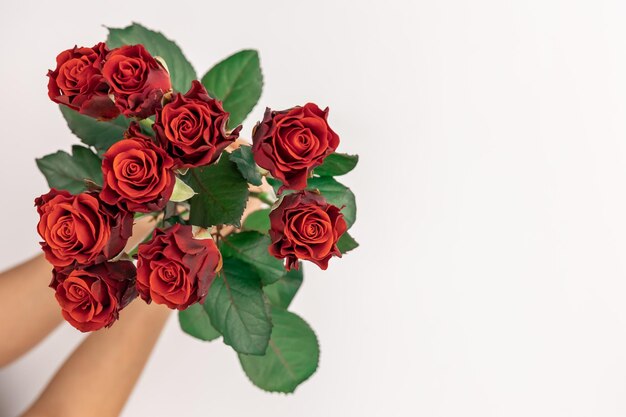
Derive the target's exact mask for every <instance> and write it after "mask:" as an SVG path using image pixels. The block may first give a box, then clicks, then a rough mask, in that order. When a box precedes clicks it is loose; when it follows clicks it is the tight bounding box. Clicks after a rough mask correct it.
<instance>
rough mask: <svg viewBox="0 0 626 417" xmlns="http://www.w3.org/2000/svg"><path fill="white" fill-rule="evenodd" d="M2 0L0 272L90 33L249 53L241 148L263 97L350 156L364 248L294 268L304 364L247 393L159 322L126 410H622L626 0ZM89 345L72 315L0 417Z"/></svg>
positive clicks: (10, 389) (32, 241) (27, 231)
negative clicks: (256, 67)
mask: <svg viewBox="0 0 626 417" xmlns="http://www.w3.org/2000/svg"><path fill="white" fill-rule="evenodd" d="M0 4H1V5H0V57H1V58H0V141H1V142H0V184H1V188H0V190H1V196H2V197H1V201H2V204H1V205H0V219H1V223H0V236H1V241H0V244H1V251H0V268H6V267H9V266H11V265H13V264H15V263H17V262H19V261H22V260H25V259H27V258H28V257H31V256H33V255H34V254H36V253H37V251H38V244H37V241H38V236H37V235H36V231H35V224H36V221H37V217H36V213H35V210H34V208H33V198H34V197H35V196H37V195H40V194H41V193H43V192H45V191H46V190H47V186H46V183H45V181H44V178H43V177H42V175H41V174H40V173H39V172H38V171H37V169H36V166H35V164H34V158H35V157H40V156H42V155H44V154H47V153H50V152H54V151H56V150H57V149H59V148H61V149H66V150H69V148H70V146H71V145H72V144H73V143H76V142H77V139H76V138H75V137H73V136H72V134H71V133H70V132H69V131H68V130H67V128H66V127H65V125H64V122H63V119H62V117H61V115H60V113H59V111H58V109H57V108H56V106H55V105H54V104H52V103H51V102H50V101H49V100H48V97H47V94H46V82H47V81H46V77H45V74H46V71H47V69H48V68H49V67H51V66H53V65H54V59H55V56H56V54H57V53H58V52H59V51H61V50H63V49H66V48H68V47H71V46H73V45H74V44H79V45H92V44H95V43H96V42H98V41H101V40H104V39H105V37H106V29H105V28H104V27H103V26H102V25H107V26H113V27H120V26H126V25H127V24H129V23H130V22H131V21H138V22H141V23H142V24H144V25H146V26H148V27H150V28H154V29H158V30H161V31H162V32H163V33H165V34H166V35H167V36H168V37H170V38H173V39H175V40H176V41H177V42H178V43H179V45H180V46H181V47H182V48H183V50H184V52H185V54H186V55H187V57H188V58H189V60H190V61H191V62H192V63H193V65H194V66H195V68H196V70H197V72H198V74H199V75H202V74H203V73H204V72H205V71H206V69H208V68H209V67H210V66H211V65H213V64H214V63H216V62H217V61H219V60H221V59H222V58H224V57H226V56H227V55H230V54H231V53H233V52H235V51H237V50H240V49H243V48H256V49H258V50H259V52H260V55H261V61H262V67H263V71H264V76H265V87H264V91H263V96H262V98H261V102H260V104H259V105H258V106H257V107H256V108H255V110H254V111H253V113H252V114H251V116H250V118H249V119H248V121H247V123H246V125H245V128H244V130H243V135H244V136H247V137H249V135H250V131H251V127H252V125H253V123H254V121H256V120H257V119H259V118H260V117H261V116H262V112H263V109H264V106H266V105H268V106H271V107H273V108H277V109H280V108H286V107H290V106H292V105H295V104H302V103H304V102H306V101H314V102H317V103H319V104H320V105H321V106H326V105H328V106H330V107H331V113H330V122H331V123H332V125H333V126H334V128H335V130H336V131H337V132H338V133H339V134H340V135H341V139H342V142H341V145H340V149H339V150H340V151H343V152H350V153H358V154H360V156H361V162H360V164H359V166H358V169H357V170H356V171H355V172H353V173H351V174H349V175H348V176H346V177H344V178H343V179H342V181H343V182H344V183H346V184H347V185H349V186H351V188H352V189H353V190H354V191H355V193H356V195H357V197H358V207H359V209H358V210H359V215H358V220H357V223H356V225H355V226H354V228H353V235H354V236H355V237H356V238H357V239H358V240H359V241H360V243H361V247H360V248H359V249H358V250H357V251H355V252H354V253H352V254H350V255H349V256H346V257H345V258H344V259H343V260H341V261H335V262H332V264H331V267H330V268H329V270H328V271H326V272H322V271H319V270H318V269H317V268H315V267H314V266H310V265H307V268H306V275H305V283H304V286H303V288H302V289H301V291H300V293H299V294H298V296H297V298H296V299H295V301H294V304H293V310H294V311H295V312H297V313H298V314H300V315H301V316H302V317H304V318H305V319H306V320H307V321H308V322H309V323H310V324H311V325H312V326H313V328H314V329H315V330H316V332H317V335H318V337H319V339H320V342H321V349H322V350H321V363H320V368H319V370H318V372H317V373H316V374H315V375H314V376H313V377H312V378H311V379H310V380H309V381H308V382H306V383H304V384H303V385H302V386H301V387H300V388H299V389H298V390H297V391H296V393H295V394H294V395H289V396H285V395H275V394H274V395H273V394H268V393H265V392H262V391H261V390H259V389H257V388H255V387H254V386H253V385H252V384H250V383H249V381H248V380H247V379H246V377H245V375H244V373H243V372H242V371H241V369H240V366H239V363H238V361H237V358H236V356H235V355H234V353H233V352H232V351H231V349H230V348H228V347H226V346H224V345H223V344H222V343H221V342H220V341H216V342H212V343H208V344H206V343H202V342H199V341H196V340H194V339H192V338H190V337H188V336H186V335H185V334H184V333H182V331H181V330H180V329H179V326H178V323H177V320H176V318H175V317H172V318H171V319H170V321H169V323H168V325H167V327H166V330H165V331H164V333H163V335H162V337H161V340H160V342H159V343H158V345H157V347H156V349H155V351H154V354H153V356H152V358H151V360H150V362H149V363H148V365H147V367H146V370H145V372H144V374H143V376H142V378H141V380H140V381H139V384H138V386H137V388H136V390H135V391H134V393H133V395H132V397H131V398H130V400H129V403H128V405H127V407H126V409H125V411H124V413H123V416H125V417H130V416H150V417H160V416H185V417H193V416H210V415H215V416H245V415H254V416H257V417H261V416H272V417H277V416H302V417H306V416H316V417H317V416H418V415H419V416H481V417H486V416H520V417H521V416H523V417H526V416H550V417H556V416H567V417H574V416H604V417H609V416H623V415H626V396H625V395H624V392H625V391H626V303H625V299H626V25H624V21H626V3H624V2H623V1H621V0H617V1H599V0H595V1H576V0H524V1H521V0H520V1H513V0H504V1H503V0H491V1H489V0H471V1H470V0H467V1H463V0H456V1H455V0H444V1H436V2H435V1H415V0H413V1H408V0H407V1H392V0H389V1H375V2H372V1H363V0H361V1H353V2H347V1H345V2H341V1H338V0H330V1H326V0H316V1H306V2H295V1H286V0H285V1H269V0H268V1H249V2H245V1H232V0H229V1H210V2H209V1H203V2H200V1H197V2H191V1H183V0H176V1H171V2H160V1H154V0H153V1H131V2H128V1H126V2H122V1H107V2H85V1H61V0H57V1H47V2H34V1H26V0H22V1H12V0H2V2H1V3H0ZM51 296H52V293H51ZM0 319H1V320H21V319H22V318H16V317H2V318H0ZM122 319H123V317H122ZM81 338H82V335H80V334H79V333H78V332H77V331H75V330H74V329H72V328H71V327H69V326H68V325H63V326H61V327H60V328H59V329H58V330H57V331H56V332H55V333H53V334H52V335H51V336H50V337H49V338H48V339H47V340H46V341H45V342H44V343H42V344H41V345H40V346H38V347H37V348H36V349H35V350H34V351H32V352H30V353H29V354H27V355H26V356H25V357H23V358H22V359H21V360H19V361H18V362H16V363H14V364H13V365H10V366H8V367H6V368H5V369H3V370H0V415H2V416H13V415H16V414H18V413H19V412H20V411H21V410H23V409H24V407H26V405H27V404H28V403H30V402H31V401H32V400H33V399H34V398H35V397H36V395H37V394H38V392H39V391H40V390H41V389H42V387H43V386H44V385H45V383H46V381H47V379H48V378H49V377H50V376H51V375H52V374H53V373H54V371H55V369H57V367H58V366H59V365H60V363H61V362H62V361H63V359H64V358H65V357H66V355H67V354H68V353H69V352H70V351H71V350H72V349H73V347H74V346H76V345H77V344H78V342H79V341H80V340H81ZM68 395H72V394H71V393H68Z"/></svg>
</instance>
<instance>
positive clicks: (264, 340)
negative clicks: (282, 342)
mask: <svg viewBox="0 0 626 417" xmlns="http://www.w3.org/2000/svg"><path fill="white" fill-rule="evenodd" d="M204 306H205V309H206V310H207V312H208V313H209V317H210V319H211V323H212V324H213V326H214V327H215V328H216V329H217V330H218V331H219V332H220V333H221V334H222V335H223V336H224V343H226V344H227V345H230V346H232V347H233V349H235V350H236V351H237V352H239V353H246V354H250V355H263V354H264V353H265V351H266V349H267V344H268V341H269V338H270V333H271V331H272V322H271V319H270V314H269V311H268V308H267V305H266V302H265V297H264V295H263V291H262V290H261V280H260V278H259V276H258V274H257V273H256V271H255V269H254V268H253V267H252V266H250V265H249V264H247V263H245V262H243V261H240V260H239V259H234V258H224V267H223V269H222V272H221V273H220V274H219V275H218V276H217V277H216V278H215V280H214V281H213V284H212V285H211V288H210V289H209V295H208V296H207V298H206V301H205V302H204Z"/></svg>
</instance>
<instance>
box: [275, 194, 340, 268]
mask: <svg viewBox="0 0 626 417" xmlns="http://www.w3.org/2000/svg"><path fill="white" fill-rule="evenodd" d="M270 224H271V228H270V238H271V240H272V244H271V245H270V248H269V251H270V253H271V254H272V255H273V256H275V257H276V258H279V259H282V258H287V264H286V267H287V270H290V269H291V268H296V269H297V268H298V259H302V260H307V261H311V262H313V263H315V264H316V265H318V266H319V267H320V268H322V269H326V268H327V267H328V260H329V259H330V258H332V257H333V256H339V257H341V252H340V251H339V249H337V242H338V241H339V238H340V237H341V235H343V234H344V233H345V231H346V230H347V226H346V222H345V220H344V218H343V214H342V213H341V209H340V208H338V207H336V206H333V205H332V204H328V203H327V202H326V199H325V198H324V197H322V196H321V195H319V194H315V193H312V192H310V191H300V192H297V193H294V194H289V195H286V196H285V197H284V198H283V199H282V200H281V202H280V204H279V205H278V207H276V208H275V209H273V210H272V212H271V213H270Z"/></svg>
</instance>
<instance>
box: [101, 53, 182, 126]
mask: <svg viewBox="0 0 626 417" xmlns="http://www.w3.org/2000/svg"><path fill="white" fill-rule="evenodd" d="M102 75H103V76H104V79H105V80H106V81H107V83H108V84H109V85H110V86H111V93H113V96H114V97H115V105H116V106H117V107H118V108H119V109H120V110H121V111H122V113H123V114H124V116H126V117H137V118H140V119H144V118H146V117H149V116H151V115H153V114H154V112H155V109H156V107H157V106H158V105H160V104H161V98H162V97H163V94H165V93H166V92H168V91H169V90H170V89H171V88H172V84H171V82H170V75H169V74H168V73H167V70H166V69H165V68H163V66H162V65H161V64H160V63H159V62H158V61H157V60H156V59H154V57H152V55H150V53H149V52H148V51H147V50H146V48H144V47H143V45H126V46H122V47H121V48H117V49H114V50H112V51H111V52H110V53H109V54H108V55H107V57H106V61H105V63H104V65H103V67H102Z"/></svg>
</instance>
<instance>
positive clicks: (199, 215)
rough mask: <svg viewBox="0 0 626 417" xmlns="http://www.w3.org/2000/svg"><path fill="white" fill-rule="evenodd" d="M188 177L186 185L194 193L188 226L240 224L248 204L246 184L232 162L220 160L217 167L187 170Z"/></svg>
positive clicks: (215, 165) (226, 159) (214, 165)
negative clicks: (189, 224)
mask: <svg viewBox="0 0 626 417" xmlns="http://www.w3.org/2000/svg"><path fill="white" fill-rule="evenodd" d="M188 175H189V185H190V186H191V188H193V189H194V190H195V191H196V193H197V194H196V195H195V196H193V197H192V198H191V200H190V204H191V213H190V221H191V224H194V225H196V226H202V227H210V226H213V225H217V224H232V225H234V226H237V227H239V226H240V225H241V216H242V215H243V210H244V209H245V207H246V202H247V201H248V183H247V182H246V180H245V179H244V178H243V177H242V176H241V173H240V172H239V170H238V169H237V165H236V164H235V163H234V162H232V161H231V160H230V159H228V158H225V157H224V158H220V160H219V161H218V163H217V164H213V165H210V166H207V167H200V168H195V169H192V170H189V174H188Z"/></svg>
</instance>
